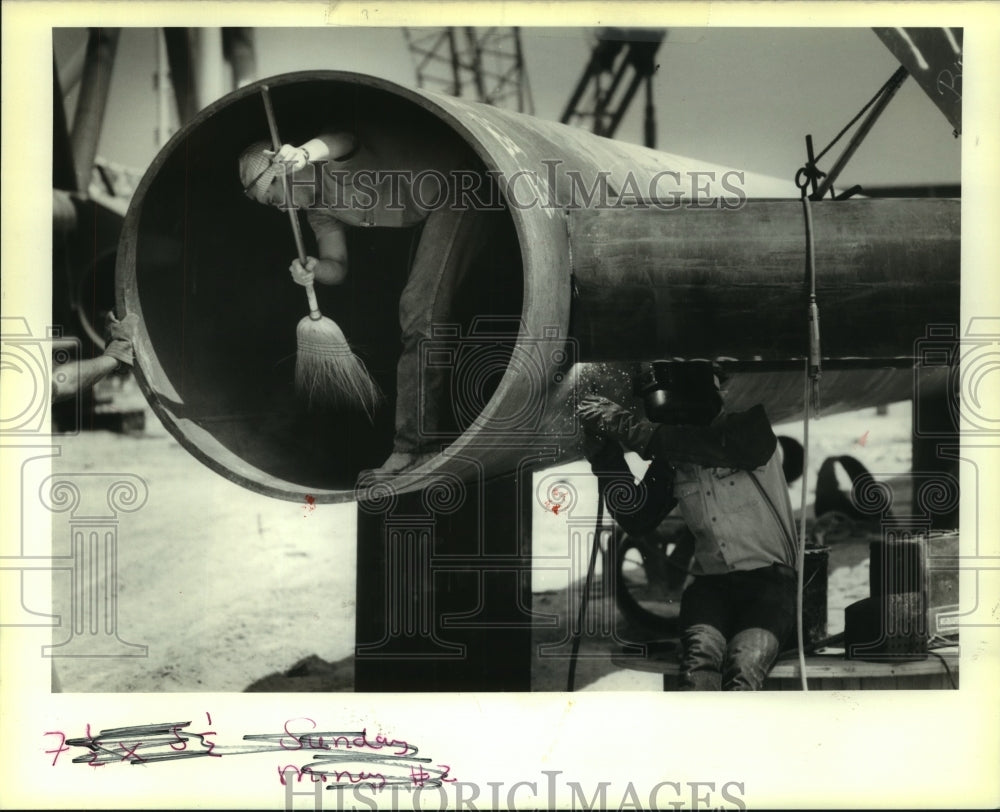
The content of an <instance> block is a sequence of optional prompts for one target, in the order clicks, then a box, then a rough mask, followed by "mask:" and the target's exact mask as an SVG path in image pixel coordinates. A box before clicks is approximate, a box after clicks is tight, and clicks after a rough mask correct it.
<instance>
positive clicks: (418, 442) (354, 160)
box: [239, 128, 493, 474]
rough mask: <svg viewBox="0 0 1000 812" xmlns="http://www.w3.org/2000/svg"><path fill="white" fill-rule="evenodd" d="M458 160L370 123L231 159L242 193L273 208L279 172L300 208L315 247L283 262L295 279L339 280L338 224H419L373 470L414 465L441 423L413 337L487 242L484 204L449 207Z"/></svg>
mask: <svg viewBox="0 0 1000 812" xmlns="http://www.w3.org/2000/svg"><path fill="white" fill-rule="evenodd" d="M449 146H450V145H449ZM310 164H314V165H315V166H314V167H312V168H311V167H310V166H309V165H310ZM460 166H462V158H461V157H460V156H458V155H456V154H455V151H454V150H453V149H452V150H447V149H446V148H441V147H437V148H436V147H423V148H421V147H420V146H419V145H416V146H415V145H413V143H412V141H404V140H403V139H401V138H399V137H398V136H395V137H394V135H393V134H392V133H388V134H387V133H386V132H385V130H384V129H376V128H369V130H368V131H365V132H364V133H360V132H333V133H325V134H321V135H319V136H317V137H315V138H313V139H311V140H309V141H306V142H305V143H304V144H301V145H300V146H293V145H291V144H284V145H282V147H281V149H280V150H278V152H277V153H275V152H274V151H273V150H272V149H271V148H270V145H269V144H267V143H266V142H258V143H255V144H252V145H250V146H249V147H248V148H247V149H246V150H244V152H243V154H242V155H241V156H240V160H239V168H240V179H241V181H242V183H243V186H244V191H245V192H246V193H247V195H249V196H250V197H251V198H252V199H254V200H256V201H258V202H260V203H264V204H266V205H271V206H276V207H281V206H283V205H284V187H283V184H282V182H281V176H280V172H281V171H282V170H284V171H286V172H289V173H290V180H291V181H292V183H291V184H290V186H291V188H292V199H293V203H294V205H295V206H296V207H299V208H304V209H306V220H307V222H308V223H309V226H310V228H311V229H312V231H313V233H314V235H315V237H316V241H317V244H318V249H319V250H318V252H317V253H318V256H317V257H307V259H306V262H305V265H303V264H302V263H301V262H300V261H299V260H298V259H295V260H293V261H292V263H291V266H290V271H291V274H292V279H294V280H295V281H296V282H297V283H298V284H300V285H309V284H312V283H313V282H314V281H315V282H319V283H321V284H324V285H339V284H341V283H342V282H343V281H344V280H345V278H346V276H347V273H348V256H347V243H346V240H345V229H346V227H348V226H350V227H370V226H382V227H391V228H405V227H410V226H414V225H417V224H420V223H423V230H422V232H421V236H420V240H419V243H418V245H417V247H416V251H415V252H414V256H413V261H412V263H411V266H410V271H409V276H408V278H407V282H406V286H405V287H404V289H403V292H402V295H401V296H400V301H399V322H400V327H401V328H402V336H401V340H402V345H403V346H402V354H401V356H400V359H399V364H398V366H397V372H396V431H395V437H394V441H393V451H392V453H391V454H390V456H389V458H388V459H387V460H385V462H384V463H383V464H382V465H381V466H380V467H379V468H378V469H376V471H375V473H383V474H395V473H401V472H403V471H408V470H411V469H413V468H417V467H419V466H420V465H422V464H423V463H425V462H427V461H428V460H429V459H430V458H431V457H433V456H434V455H435V454H436V453H437V452H438V450H439V448H438V447H436V446H435V445H434V443H433V437H434V435H435V434H436V433H437V432H438V430H439V426H440V423H441V415H440V410H441V408H442V400H443V399H444V398H443V394H442V391H441V390H442V388H443V380H444V378H443V376H444V374H445V371H444V370H442V369H440V368H432V367H427V368H424V369H421V365H420V341H421V340H422V339H429V338H431V335H432V327H433V325H434V324H441V323H447V322H448V321H449V317H450V314H451V310H452V304H453V301H454V294H455V291H456V290H457V289H458V287H459V286H460V285H461V283H462V281H463V279H464V278H465V275H466V270H467V269H468V267H469V265H470V264H471V262H472V260H473V258H474V256H475V254H476V253H478V252H479V251H480V250H481V249H482V247H483V245H484V244H485V243H486V242H487V241H488V239H489V236H490V233H491V228H492V222H493V219H492V218H490V217H489V216H488V213H487V212H485V211H480V210H477V209H476V208H475V207H473V206H466V205H463V206H458V205H453V204H454V203H455V199H456V196H455V195H454V194H453V189H452V188H450V187H449V183H450V182H451V179H452V178H453V172H452V170H454V169H456V168H458V167H460ZM314 171H316V172H321V173H322V177H321V181H320V184H315V180H314V175H313V172H314ZM356 181H357V183H356ZM421 184H424V185H421ZM435 185H436V188H435ZM317 194H318V197H319V200H317ZM463 202H464V201H463Z"/></svg>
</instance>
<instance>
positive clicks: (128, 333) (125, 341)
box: [104, 311, 139, 366]
mask: <svg viewBox="0 0 1000 812" xmlns="http://www.w3.org/2000/svg"><path fill="white" fill-rule="evenodd" d="M138 325H139V317H138V316H137V315H136V314H135V313H129V314H128V315H127V316H126V317H125V318H124V319H122V320H121V321H119V320H118V319H117V318H115V314H114V313H112V312H110V311H109V312H108V316H107V319H106V321H105V325H104V337H105V342H106V343H105V345H104V354H105V355H107V356H109V357H110V358H114V359H115V360H116V361H118V363H119V364H125V365H126V366H132V362H133V357H132V340H133V338H134V337H135V330H136V327H138Z"/></svg>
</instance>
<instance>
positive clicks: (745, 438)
mask: <svg viewBox="0 0 1000 812" xmlns="http://www.w3.org/2000/svg"><path fill="white" fill-rule="evenodd" d="M578 413H579V415H580V417H581V419H582V421H583V424H584V428H585V429H588V430H590V431H591V432H593V433H595V434H596V435H597V436H600V437H610V438H612V439H616V440H618V441H619V442H621V443H622V444H623V445H624V446H625V447H626V448H629V449H631V450H632V451H635V452H637V453H639V454H640V455H641V456H643V457H645V458H646V459H651V458H653V457H656V458H657V459H661V460H665V461H669V462H671V463H674V464H677V463H693V464H695V465H704V466H709V467H719V468H721V467H732V468H742V469H745V470H752V469H754V468H758V467H760V466H761V465H763V464H764V463H766V462H767V461H768V459H770V457H771V455H772V454H773V453H774V449H775V446H776V445H777V439H776V438H775V436H774V432H773V431H772V430H771V424H770V422H769V421H768V419H767V415H766V413H765V412H764V408H763V407H762V406H755V407H753V408H752V409H750V410H749V411H747V412H745V413H742V414H738V415H729V416H728V417H727V418H726V420H725V421H724V422H720V423H718V424H714V425H711V426H673V425H662V424H655V423H651V422H650V421H648V420H642V419H639V418H637V417H636V416H635V415H633V414H632V412H630V411H629V410H628V409H624V408H622V407H621V406H619V405H618V404H617V403H614V402H612V401H609V400H607V399H606V398H600V397H595V396H587V397H585V398H584V399H583V400H582V401H581V403H580V406H579V407H578Z"/></svg>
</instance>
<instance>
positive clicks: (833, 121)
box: [53, 26, 961, 188]
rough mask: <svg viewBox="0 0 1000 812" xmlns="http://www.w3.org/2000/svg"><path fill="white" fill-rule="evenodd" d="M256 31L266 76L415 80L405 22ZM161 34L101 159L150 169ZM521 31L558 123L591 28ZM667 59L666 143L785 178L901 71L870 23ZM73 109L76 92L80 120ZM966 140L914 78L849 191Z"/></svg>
mask: <svg viewBox="0 0 1000 812" xmlns="http://www.w3.org/2000/svg"><path fill="white" fill-rule="evenodd" d="M255 35H256V45H257V61H258V72H259V76H260V77H264V76H270V75H275V74H279V73H285V72H288V71H298V70H310V69H330V70H350V71H354V72H358V73H367V74H371V75H374V76H379V77H381V78H384V79H388V80H390V81H393V82H396V83H399V84H401V85H405V86H411V87H412V86H416V72H415V68H414V62H413V59H412V57H411V55H410V53H409V50H408V48H407V44H406V39H405V37H404V34H403V31H402V29H400V28H345V27H329V26H328V27H318V28H258V29H256V34H255ZM156 37H157V34H156V29H151V28H128V29H124V30H123V32H122V36H121V39H120V42H119V47H118V53H117V58H116V63H115V66H114V71H113V77H112V85H111V92H110V98H109V102H108V108H107V114H106V120H105V121H106V125H105V129H104V131H103V133H102V138H101V142H100V146H99V154H101V155H102V156H103V157H104V158H106V159H108V160H111V161H115V162H118V163H122V164H125V165H128V166H133V167H136V168H139V169H142V168H144V167H145V166H147V165H148V164H149V162H150V161H151V160H152V158H153V156H154V155H155V154H156V151H157V142H156V134H155V126H156V120H157V106H156V105H157V101H156V95H155V92H154V89H153V88H154V74H155V70H156V45H155V43H156ZM521 38H522V43H523V48H524V59H525V65H526V69H527V73H528V77H529V82H530V86H531V91H532V96H533V99H534V107H535V113H536V115H538V116H539V117H542V118H546V119H550V120H558V118H559V116H560V114H561V113H562V110H563V108H564V107H565V105H566V102H567V100H568V99H569V96H570V93H571V92H572V90H573V88H574V87H575V85H576V83H577V82H578V80H579V78H580V76H581V75H582V72H583V69H584V66H585V65H586V61H587V59H588V56H589V53H590V49H591V47H592V43H593V41H594V36H593V29H583V28H526V29H522V32H521ZM85 41H86V31H85V30H84V29H54V31H53V46H54V51H55V57H56V61H57V64H58V65H60V66H62V65H65V64H66V63H67V61H68V60H69V59H70V58H71V56H72V55H73V54H74V53H75V52H77V51H78V50H79V49H80V48H82V47H83V46H84V43H85ZM656 61H657V64H658V70H657V75H656V78H655V80H654V93H655V101H656V105H657V130H658V144H657V147H658V148H659V149H661V150H664V151H666V152H671V153H675V154H680V155H686V156H690V157H693V158H699V159H702V160H705V161H710V162H716V163H721V164H726V165H730V166H736V167H739V168H742V169H746V170H750V171H756V172H760V173H764V174H769V175H774V176H777V177H792V176H794V174H795V171H796V170H797V169H798V168H799V167H800V166H801V165H802V163H803V162H804V160H805V145H804V138H805V135H806V134H807V133H811V134H812V135H813V138H814V142H815V144H816V147H817V149H821V148H822V147H823V146H825V145H826V144H827V143H828V142H829V140H830V139H832V138H833V137H834V136H835V135H836V133H837V132H839V131H840V129H841V128H842V127H843V126H844V125H846V124H847V122H849V121H850V119H851V118H852V117H853V116H854V115H855V114H856V113H857V112H858V111H859V110H860V109H861V107H862V106H863V105H864V104H865V103H866V102H867V101H868V100H869V99H870V98H871V97H872V96H873V95H874V94H875V92H876V91H877V90H878V88H879V87H881V86H882V84H883V83H884V82H885V81H886V80H887V79H888V78H889V76H890V75H891V74H892V73H893V71H894V70H895V69H896V68H897V67H898V62H897V61H896V59H895V58H894V57H893V55H892V54H891V53H890V52H889V51H888V49H887V48H886V47H885V46H884V45H883V44H882V43H881V41H880V40H879V39H878V38H877V37H876V35H875V34H874V33H873V32H872V31H871V29H868V28H754V29H748V28H670V29H668V30H667V35H666V39H665V40H664V42H663V44H662V45H661V47H660V50H659V52H658V53H657V58H656ZM74 104H75V94H70V96H69V97H68V98H67V113H68V115H69V116H70V117H72V112H73V105H74ZM642 106H643V105H642V96H641V94H637V97H636V99H635V101H633V104H632V107H631V108H630V111H629V115H628V116H626V118H625V120H624V121H623V123H622V126H621V128H620V130H619V132H618V133H617V135H616V137H617V138H620V139H622V140H625V141H631V142H634V143H641V142H642ZM844 143H845V141H842V142H841V144H844ZM960 144H961V142H960V139H957V138H955V137H954V136H953V134H952V128H951V126H950V125H949V124H948V122H947V121H946V119H945V117H944V116H943V115H942V114H941V112H940V111H939V110H938V109H937V108H936V107H935V106H934V104H933V103H932V102H931V100H930V99H929V98H928V96H927V95H926V94H925V93H924V92H923V91H922V90H921V89H920V88H919V87H918V86H917V84H916V82H915V81H914V80H912V79H909V80H907V81H906V82H905V83H904V84H903V87H902V88H901V90H900V92H899V93H898V94H897V96H896V97H895V98H894V99H893V100H892V102H891V103H890V105H889V107H888V109H887V110H886V112H885V113H884V114H883V116H882V118H881V119H880V120H879V121H878V123H877V124H876V125H875V127H874V129H873V130H872V132H871V133H870V135H869V136H868V138H867V139H866V141H865V142H864V144H862V146H861V148H860V149H859V151H858V152H857V154H856V155H855V156H854V158H853V159H852V160H851V162H850V163H849V164H848V167H847V169H846V170H845V172H844V174H843V175H842V179H841V184H840V186H841V188H844V187H846V186H847V185H852V184H854V183H861V184H863V185H864V184H868V185H874V184H879V183H908V182H916V183H919V182H927V183H955V182H958V180H959V176H960V156H961V150H960ZM840 149H841V147H840V145H838V147H835V148H834V150H833V151H832V152H831V154H830V155H829V156H828V157H827V159H826V161H825V162H821V164H820V165H821V167H822V168H828V167H829V165H830V163H832V160H833V158H834V157H835V156H836V155H837V154H839V152H840Z"/></svg>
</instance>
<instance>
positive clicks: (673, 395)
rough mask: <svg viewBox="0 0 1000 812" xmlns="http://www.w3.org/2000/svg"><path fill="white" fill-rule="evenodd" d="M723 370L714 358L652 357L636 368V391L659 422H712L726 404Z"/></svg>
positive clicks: (706, 423) (634, 371) (651, 415)
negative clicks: (672, 359) (723, 400)
mask: <svg viewBox="0 0 1000 812" xmlns="http://www.w3.org/2000/svg"><path fill="white" fill-rule="evenodd" d="M720 376H721V371H720V370H719V368H718V367H717V366H716V365H715V364H713V363H712V362H711V361H703V360H695V361H680V360H674V361H652V362H650V363H641V364H637V365H636V366H635V367H634V369H633V374H632V387H633V394H634V395H635V396H636V397H641V398H642V401H643V406H644V407H645V409H646V417H648V418H649V419H650V420H653V421H655V422H657V423H673V424H684V423H686V424H693V425H708V424H709V423H711V422H712V420H713V419H714V418H715V417H716V415H718V414H719V411H720V409H721V408H722V394H721V388H722V387H721V383H720Z"/></svg>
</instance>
